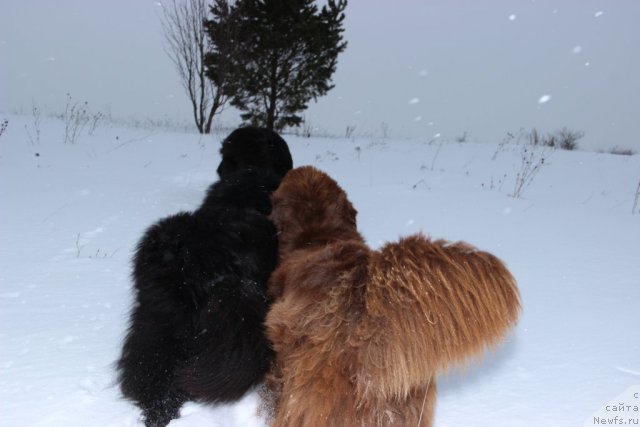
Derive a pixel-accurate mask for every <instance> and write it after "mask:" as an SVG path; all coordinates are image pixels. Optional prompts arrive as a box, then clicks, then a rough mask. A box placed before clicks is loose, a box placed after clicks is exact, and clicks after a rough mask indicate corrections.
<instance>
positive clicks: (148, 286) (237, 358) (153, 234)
mask: <svg viewBox="0 0 640 427" xmlns="http://www.w3.org/2000/svg"><path fill="white" fill-rule="evenodd" d="M246 129H251V132H252V133H255V132H254V130H255V128H246ZM260 131H261V132H262V133H263V134H264V133H267V136H268V137H272V136H273V135H270V134H269V133H270V132H271V131H266V130H260ZM235 132H238V131H235ZM271 133H273V132H271ZM273 134H275V133H273ZM232 135H233V133H232ZM275 135H276V136H277V134H275ZM245 136H246V135H245ZM278 138H279V136H278ZM272 139H273V138H272ZM280 139H281V138H280ZM282 142H283V143H284V141H283V140H282ZM224 144H228V145H229V146H233V145H234V144H233V142H231V143H230V142H229V139H227V140H225V141H224V142H223V150H224V146H225V145H224ZM250 145H251V144H245V146H250ZM260 145H261V144H257V146H260ZM284 148H285V150H286V152H285V154H286V155H285V156H284V157H285V159H284V163H285V164H286V163H287V158H286V157H288V162H289V164H291V157H290V155H289V151H288V148H287V146H286V143H284ZM254 151H255V147H254V150H252V153H253V152H254ZM236 154H237V153H236ZM240 154H241V153H240ZM277 155H281V152H279V153H278V154H277ZM224 159H225V157H224V154H223V163H224ZM235 164H236V165H237V163H235ZM255 166H262V165H261V164H258V165H256V164H255V163H254V164H252V165H248V164H245V165H243V167H252V169H248V170H242V168H239V169H238V170H236V171H234V170H233V168H230V169H228V170H225V171H223V173H221V174H220V175H221V180H220V181H219V182H217V183H215V184H213V185H212V186H211V187H210V188H209V190H208V192H207V195H206V197H205V199H204V201H203V203H202V205H201V206H200V207H199V208H198V209H197V210H196V211H194V212H182V213H178V214H176V215H173V216H170V217H167V218H165V219H163V220H161V221H159V222H158V223H156V224H155V225H153V226H151V227H150V228H149V229H148V230H147V231H146V233H145V234H144V236H143V237H142V239H141V240H140V242H139V244H138V248H137V251H136V253H135V256H134V260H133V263H134V269H133V282H134V291H135V298H136V299H135V304H134V307H133V310H132V313H131V321H130V328H129V332H128V335H127V337H126V339H125V343H124V346H123V350H122V355H121V358H120V359H119V361H118V374H119V377H118V379H119V382H120V387H121V390H122V392H123V394H124V396H125V397H127V398H128V399H130V400H132V401H134V402H135V403H136V404H137V405H138V406H139V407H140V408H141V409H142V411H143V415H144V418H145V422H146V424H147V425H148V426H164V425H166V424H168V423H169V421H171V419H173V418H175V417H177V416H178V413H179V409H180V407H181V406H182V404H183V403H184V402H185V401H187V400H200V401H205V402H225V401H233V400H236V399H238V398H240V397H241V396H242V395H243V394H244V393H245V392H246V391H247V390H248V389H249V388H251V387H252V386H254V385H255V384H257V383H258V382H260V381H261V380H262V378H263V376H264V374H265V372H266V370H267V368H268V366H269V363H270V360H271V357H272V351H271V348H270V345H269V343H268V341H267V340H266V338H265V336H264V331H263V322H264V317H265V315H266V312H267V309H268V306H269V301H268V299H267V297H266V294H265V284H266V281H267V279H268V277H269V275H270V273H271V271H272V270H273V269H274V268H275V266H276V260H277V238H276V230H275V227H274V226H273V224H272V223H271V221H270V220H269V219H268V218H267V215H268V214H269V213H270V211H271V203H270V199H269V198H270V195H271V193H272V192H273V191H274V190H275V189H276V188H277V187H278V185H279V183H280V180H281V178H282V176H281V174H280V171H279V170H277V171H272V170H266V169H261V168H256V167H255ZM266 166H267V167H271V165H270V164H267V165H266ZM274 172H275V173H274ZM285 172H286V171H285Z"/></svg>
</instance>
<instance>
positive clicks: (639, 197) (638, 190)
mask: <svg viewBox="0 0 640 427" xmlns="http://www.w3.org/2000/svg"><path fill="white" fill-rule="evenodd" d="M638 202H640V181H638V187H637V188H636V198H635V199H634V201H633V209H631V213H632V214H634V213H636V212H638V213H640V210H639V209H638Z"/></svg>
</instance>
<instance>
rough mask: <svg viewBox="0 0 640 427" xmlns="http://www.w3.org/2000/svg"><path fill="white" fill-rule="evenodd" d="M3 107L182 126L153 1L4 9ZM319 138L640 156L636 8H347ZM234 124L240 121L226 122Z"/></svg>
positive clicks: (362, 3) (19, 4)
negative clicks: (553, 135)
mask: <svg viewBox="0 0 640 427" xmlns="http://www.w3.org/2000/svg"><path fill="white" fill-rule="evenodd" d="M0 11H2V14H0V111H4V112H6V113H10V112H12V111H15V110H19V109H20V108H22V109H23V110H24V111H27V112H28V111H29V109H30V107H31V105H32V103H36V104H37V105H39V106H41V107H43V108H46V109H49V110H58V111H60V110H62V109H63V108H64V104H65V96H66V95H65V94H66V93H67V92H70V93H71V94H72V95H73V96H74V98H75V99H78V100H87V101H88V102H89V103H90V105H92V106H93V107H94V108H96V109H101V110H106V109H109V110H110V111H111V113H112V114H113V115H114V116H116V117H128V116H132V115H135V116H137V117H139V118H145V117H154V118H161V117H164V116H170V117H173V118H178V119H189V107H188V104H187V103H186V98H185V96H184V94H183V93H182V89H181V86H180V83H179V81H178V79H177V74H176V73H175V71H174V69H173V64H172V63H171V62H170V61H169V59H168V58H167V56H166V54H165V52H164V51H163V38H162V33H161V29H160V25H159V16H160V14H161V13H162V9H161V5H160V2H159V1H158V0H100V1H98V0H55V1H53V0H0ZM346 15H347V19H346V20H345V27H346V32H345V37H346V39H347V41H348V43H349V45H348V47H347V50H346V51H345V52H344V53H343V54H342V56H341V57H340V58H339V61H338V71H337V73H336V74H335V76H334V83H335V84H336V87H335V88H334V89H333V90H332V91H331V92H330V93H329V94H328V95H327V96H326V97H324V98H321V99H320V100H319V101H318V103H317V104H312V105H311V106H310V108H309V110H308V112H307V118H308V121H309V122H310V123H311V125H312V126H314V127H317V128H318V129H319V132H323V131H326V132H330V133H333V134H336V135H344V133H345V129H346V127H347V126H355V132H356V134H357V133H363V134H364V133H370V134H374V135H379V134H380V133H381V132H382V129H383V128H384V129H386V131H387V133H388V134H389V135H391V136H403V137H404V136H408V137H413V138H423V139H425V140H428V139H431V138H432V137H433V136H434V135H440V137H441V138H447V139H454V138H456V137H458V136H461V135H462V134H463V133H465V132H466V133H467V134H468V138H469V139H470V140H472V141H474V140H475V141H499V140H501V139H502V138H503V137H504V136H505V134H506V133H507V132H509V131H511V132H514V131H517V130H518V129H519V128H521V127H525V128H530V127H536V128H538V129H539V130H540V131H553V130H556V129H559V128H561V127H563V126H566V127H568V128H570V129H575V130H582V131H584V132H585V133H586V136H585V138H584V140H583V145H584V146H585V147H587V148H592V149H599V148H610V147H613V146H619V147H624V148H635V149H636V150H640V137H639V134H640V132H639V130H638V127H639V123H638V122H639V121H640V120H639V118H640V114H639V113H640V83H639V77H638V76H640V53H639V52H640V24H639V22H640V1H638V0H615V1H613V0H535V1H534V0H526V1H524V0H523V1H520V0H491V1H479V0H473V1H472V0H402V1H398V0H350V3H349V6H348V8H347V11H346ZM223 120H224V121H225V122H226V124H228V125H234V124H237V123H238V121H239V119H238V117H237V115H236V114H233V113H231V112H230V113H228V114H227V115H225V116H224V117H223Z"/></svg>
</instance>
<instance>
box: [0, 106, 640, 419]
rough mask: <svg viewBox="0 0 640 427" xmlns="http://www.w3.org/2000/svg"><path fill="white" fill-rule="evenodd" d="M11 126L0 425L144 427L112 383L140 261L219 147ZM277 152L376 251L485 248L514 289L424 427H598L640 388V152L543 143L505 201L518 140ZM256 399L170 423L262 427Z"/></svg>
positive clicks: (167, 137)
mask: <svg viewBox="0 0 640 427" xmlns="http://www.w3.org/2000/svg"><path fill="white" fill-rule="evenodd" d="M4 118H7V119H8V120H9V126H8V128H7V129H6V131H5V132H4V133H3V134H2V135H0V203H1V206H2V207H1V208H0V209H1V210H0V212H1V213H0V218H1V221H0V242H1V245H0V425H1V426H11V427H14V426H65V427H67V426H68V427H74V426H89V425H91V426H136V425H141V423H140V420H139V411H138V410H137V408H136V407H135V406H133V405H132V404H130V403H128V402H126V401H124V400H123V399H122V398H121V396H120V394H119V390H118V388H117V386H116V385H115V384H114V369H113V363H114V360H115V359H116V358H117V357H118V354H119V349H120V345H121V341H122V339H123V336H124V331H125V328H126V324H127V316H128V310H129V307H130V304H131V301H132V298H131V292H130V287H131V282H130V279H129V272H130V260H131V256H132V251H133V248H134V246H135V244H136V242H137V240H138V238H139V237H140V236H141V234H142V232H143V231H144V230H145V228H146V227H147V226H149V225H150V224H152V223H153V222H155V221H156V220H158V219H159V218H161V217H163V216H166V215H168V214H172V213H175V212H178V211H180V210H188V209H193V208H195V207H196V206H197V205H198V204H199V203H200V201H201V198H202V197H203V195H204V191H205V189H206V188H207V186H208V185H209V184H210V183H211V182H213V181H214V180H215V179H216V175H215V168H216V166H217V164H218V162H219V156H218V153H217V150H218V147H219V142H220V140H221V139H222V137H223V136H224V135H219V134H216V135H213V136H204V137H203V136H200V135H197V134H188V133H170V132H166V131H161V130H157V129H156V130H153V129H144V128H117V127H111V126H102V127H98V128H97V129H96V131H95V133H94V134H93V135H92V136H89V135H88V134H87V132H86V131H85V133H84V134H83V135H81V136H80V138H79V139H78V140H77V142H76V143H75V144H64V143H63V135H64V123H62V122H61V121H57V120H53V119H44V120H43V122H42V124H41V125H40V135H39V137H37V135H36V134H35V132H34V131H35V129H34V125H33V123H32V122H33V119H32V118H31V117H28V116H0V122H1V121H2V119H4ZM25 125H26V126H27V129H30V131H31V132H30V135H31V136H29V135H28V134H27V132H26V131H25ZM285 139H286V140H287V141H288V142H289V145H290V148H291V152H292V155H293V159H294V164H295V165H297V166H299V165H304V164H312V165H315V166H317V167H319V168H321V169H323V170H325V171H326V172H328V173H329V174H330V175H332V176H333V177H334V178H335V179H336V180H337V181H338V182H339V183H340V184H341V185H342V186H343V188H345V190H346V191H347V192H348V194H349V196H350V198H351V200H352V201H353V203H354V205H355V207H356V208H357V209H358V211H359V214H358V220H359V228H360V230H361V231H362V233H363V235H364V236H365V238H366V239H367V241H368V242H369V244H370V245H372V246H374V247H378V246H379V245H380V244H381V243H382V242H384V241H388V240H395V239H397V238H398V237H399V236H400V235H406V234H410V233H414V232H417V231H419V230H422V231H424V232H425V233H426V234H429V235H431V236H434V237H438V238H440V237H442V238H447V239H450V240H465V241H468V242H470V243H472V244H475V245H476V246H478V247H480V248H482V249H485V250H488V251H491V252H493V253H495V254H496V255H498V256H499V257H501V258H502V259H503V260H504V261H505V262H506V263H507V265H508V266H509V267H510V269H511V270H512V272H513V273H514V275H515V277H516V278H517V279H518V283H519V287H520V292H521V295H522V300H523V309H524V310H523V314H522V317H521V319H520V322H519V324H518V326H517V328H516V329H515V331H514V332H513V333H512V334H511V335H510V336H509V337H508V339H507V340H506V342H505V343H504V345H503V346H501V347H500V348H499V349H498V350H497V351H496V352H495V353H492V354H488V355H486V357H485V358H484V360H483V361H482V363H480V364H477V365H472V366H470V367H469V368H467V369H466V370H464V371H461V372H459V371H456V372H454V373H452V374H450V375H448V376H446V377H443V378H440V380H439V399H438V403H437V408H436V418H435V426H437V427H449V426H451V427H453V426H467V427H471V426H488V427H502V426H505V427H506V426H509V427H517V426H536V427H537V426H562V427H565V426H582V425H594V424H593V418H594V417H593V415H594V414H595V413H596V412H598V411H601V410H603V407H604V406H605V405H606V404H607V402H609V401H613V402H615V404H618V403H619V404H622V403H623V401H622V400H620V399H618V400H613V399H616V397H617V396H619V395H620V394H621V393H623V392H624V391H625V390H627V389H629V387H632V386H634V385H638V384H640V328H639V325H640V304H639V303H640V250H639V249H640V248H639V246H640V214H638V213H636V214H635V215H634V214H632V208H633V204H634V197H635V194H636V188H637V185H638V180H639V179H640V156H638V155H636V156H615V155H611V154H600V153H592V152H581V151H573V152H568V151H548V150H547V151H545V152H544V153H543V150H542V149H541V148H537V149H534V150H533V158H532V160H533V162H534V164H537V160H539V159H540V156H544V157H545V161H544V164H542V165H541V166H540V169H539V171H538V173H537V175H535V176H534V177H533V180H532V181H531V182H530V183H529V185H528V186H527V187H525V189H524V191H523V193H522V197H520V198H514V197H511V194H512V193H513V191H514V188H515V182H516V179H517V177H518V173H519V172H521V171H522V156H523V151H522V149H523V147H522V146H520V145H517V144H516V143H515V141H512V142H510V143H508V144H505V145H503V146H500V145H499V142H500V141H496V143H495V144H473V143H456V142H443V141H438V140H436V141H429V140H428V139H424V140H411V141H410V140H391V139H381V138H379V139H358V138H356V139H344V138H342V139H341V138H310V139H307V138H300V137H294V136H289V135H285ZM624 142H625V141H620V143H621V144H620V145H624ZM634 390H637V389H634ZM630 396H631V399H633V393H632V394H631V395H630ZM636 396H637V392H636ZM639 402H640V400H637V399H636V400H635V405H639V404H640V403H639ZM633 404H634V402H631V405H632V406H633ZM256 405H257V396H256V394H255V393H251V394H249V395H247V396H246V397H245V398H244V399H243V400H242V401H241V402H239V403H237V404H234V405H229V406H219V407H205V406H202V405H198V404H187V405H186V406H185V407H184V408H183V412H182V413H183V416H182V418H180V419H178V420H174V421H173V422H172V424H171V425H172V426H220V427H227V426H232V427H233V426H263V425H264V421H263V420H261V419H260V418H259V417H258V416H256ZM636 408H637V406H636ZM601 412H602V411H601ZM605 415H607V416H611V419H613V417H614V416H620V415H623V416H625V417H629V416H631V417H633V416H635V417H636V418H635V419H636V420H637V419H638V418H640V413H639V412H633V410H632V411H631V412H628V411H625V412H611V411H605ZM585 422H586V424H585ZM636 423H638V421H636ZM632 425H633V423H632Z"/></svg>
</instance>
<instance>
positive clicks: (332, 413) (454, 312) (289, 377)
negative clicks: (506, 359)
mask: <svg viewBox="0 0 640 427" xmlns="http://www.w3.org/2000/svg"><path fill="white" fill-rule="evenodd" d="M272 202H273V211H272V214H271V218H272V220H273V221H274V223H275V224H276V226H277V228H278V230H279V231H280V235H279V253H280V262H281V263H280V266H279V267H278V268H277V269H276V271H275V272H274V273H273V274H272V276H271V279H270V281H269V285H268V288H269V292H270V293H271V294H272V296H274V297H275V298H276V302H275V303H274V305H273V306H272V307H271V310H270V312H269V314H268V315H267V320H266V326H267V334H268V337H269V338H270V339H271V341H272V342H273V345H274V349H275V351H276V360H275V362H274V366H273V370H272V372H271V374H270V375H269V377H268V380H267V389H268V392H267V393H265V395H266V398H267V400H268V405H270V406H271V410H272V414H271V415H272V425H273V426H278V427H280V426H291V427H293V426H295V427H303V426H309V427H311V426H314V427H315V426H319V425H322V426H327V427H331V426H335V427H337V426H341V427H342V426H345V427H346V426H363V427H375V426H430V425H431V423H432V419H433V410H434V404H435V397H436V387H435V375H436V373H438V372H442V371H444V370H446V369H447V368H448V367H450V366H451V365H452V364H456V363H458V364H459V363H464V362H465V361H467V360H468V359H469V358H470V357H473V356H477V355H479V354H481V353H482V352H483V351H484V349H485V348H486V347H491V346H494V345H496V344H498V342H499V341H500V339H501V338H502V337H503V336H504V335H505V333H506V332H507V331H508V330H509V329H510V328H511V327H512V326H513V325H514V324H515V321H516V318H517V315H518V311H519V308H520V304H519V298H518V291H517V288H516V283H515V280H514V279H513V277H512V276H511V274H510V273H509V271H508V270H507V269H506V267H505V266H504V264H503V263H502V262H501V261H500V260H499V259H497V258H496V257H494V256H493V255H491V254H489V253H486V252H482V251H479V250H478V249H476V248H474V247H473V246H471V245H468V244H466V243H448V242H445V241H442V240H439V241H432V240H430V239H427V238H426V237H424V236H422V235H420V234H418V235H414V236H410V237H407V238H403V239H401V240H400V241H399V242H397V243H389V244H387V245H385V246H384V247H383V248H382V249H380V250H379V251H372V250H370V249H369V248H368V247H367V246H366V244H365V243H364V240H363V238H362V237H361V235H360V234H359V233H358V231H357V229H356V220H355V218H356V211H355V209H354V208H353V206H352V205H351V203H350V202H349V200H348V199H347V196H346V194H345V192H344V191H343V190H342V189H341V188H340V187H339V186H338V185H337V183H336V182H335V181H333V180H332V179H331V178H330V177H329V176H327V175H326V174H324V173H323V172H320V171H319V170H317V169H315V168H312V167H302V168H297V169H294V170H292V171H290V172H289V173H288V174H287V175H286V176H285V178H284V180H283V181H282V183H281V185H280V187H279V189H278V190H277V191H276V192H275V193H274V194H273V196H272Z"/></svg>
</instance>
